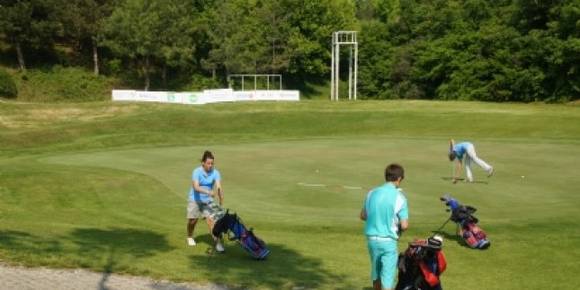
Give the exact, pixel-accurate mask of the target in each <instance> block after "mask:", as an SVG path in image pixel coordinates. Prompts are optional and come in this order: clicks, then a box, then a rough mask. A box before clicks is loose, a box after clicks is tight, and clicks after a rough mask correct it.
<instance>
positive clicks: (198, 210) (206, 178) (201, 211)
mask: <svg viewBox="0 0 580 290" xmlns="http://www.w3.org/2000/svg"><path fill="white" fill-rule="evenodd" d="M214 189H215V192H217V196H218V199H219V205H218V204H216V203H215V202H214V200H213V195H214ZM223 201H224V196H223V190H222V186H221V176H220V173H219V171H218V170H217V169H215V168H214V157H213V154H212V153H211V152H210V151H205V152H204V153H203V156H202V158H201V166H199V167H198V168H196V169H195V170H193V174H192V183H191V189H190V191H189V202H188V205H187V219H188V221H187V244H188V245H190V246H195V240H194V239H193V230H194V228H195V224H196V223H197V220H198V219H199V218H200V217H202V216H203V217H205V220H206V222H207V226H208V228H209V232H210V233H211V232H212V229H213V225H214V222H215V221H216V220H217V219H218V218H219V215H220V214H223V210H222V208H221V207H220V205H222V204H223ZM214 240H215V242H216V245H215V248H216V251H218V252H223V251H224V246H223V245H222V243H221V241H220V240H218V239H217V238H216V237H214Z"/></svg>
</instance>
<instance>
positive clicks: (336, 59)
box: [330, 31, 358, 101]
mask: <svg viewBox="0 0 580 290" xmlns="http://www.w3.org/2000/svg"><path fill="white" fill-rule="evenodd" d="M356 34H357V31H336V32H334V33H333V34H332V64H331V65H332V68H331V76H330V100H333V101H338V97H339V90H338V83H339V82H340V46H341V45H343V46H345V45H346V46H347V47H348V49H349V58H348V99H349V100H352V99H353V98H354V100H356V80H357V73H358V42H357V40H356Z"/></svg>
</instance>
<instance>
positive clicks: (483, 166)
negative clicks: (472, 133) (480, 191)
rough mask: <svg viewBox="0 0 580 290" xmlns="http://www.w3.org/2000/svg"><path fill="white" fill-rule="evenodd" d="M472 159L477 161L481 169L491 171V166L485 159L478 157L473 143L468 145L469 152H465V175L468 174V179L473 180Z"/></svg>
mask: <svg viewBox="0 0 580 290" xmlns="http://www.w3.org/2000/svg"><path fill="white" fill-rule="evenodd" d="M471 161H473V162H475V163H476V164H477V165H479V167H481V169H483V170H485V171H486V172H487V173H489V172H490V171H491V166H490V165H489V164H487V163H486V162H485V161H483V160H482V159H480V158H478V157H477V153H475V147H473V145H471V144H470V145H469V146H467V152H466V154H465V164H464V167H465V175H466V176H467V181H469V182H472V181H473V173H472V171H471Z"/></svg>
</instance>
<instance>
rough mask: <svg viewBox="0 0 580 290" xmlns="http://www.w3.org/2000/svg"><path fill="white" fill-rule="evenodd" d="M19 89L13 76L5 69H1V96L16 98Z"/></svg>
mask: <svg viewBox="0 0 580 290" xmlns="http://www.w3.org/2000/svg"><path fill="white" fill-rule="evenodd" d="M17 96H18V89H17V88H16V83H15V82H14V80H13V79H12V76H11V75H10V74H9V73H8V72H7V71H5V70H3V69H0V97H3V98H11V99H15V98H16V97H17Z"/></svg>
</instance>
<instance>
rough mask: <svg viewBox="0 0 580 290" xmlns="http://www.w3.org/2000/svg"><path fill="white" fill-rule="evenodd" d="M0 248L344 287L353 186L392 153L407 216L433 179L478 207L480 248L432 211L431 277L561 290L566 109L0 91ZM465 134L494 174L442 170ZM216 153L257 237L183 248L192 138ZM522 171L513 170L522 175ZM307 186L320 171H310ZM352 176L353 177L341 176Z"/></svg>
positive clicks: (575, 119) (196, 151)
mask: <svg viewBox="0 0 580 290" xmlns="http://www.w3.org/2000/svg"><path fill="white" fill-rule="evenodd" d="M0 113H1V114H0V126H1V127H0V128H1V130H0V143H1V144H2V148H3V149H2V152H1V153H0V200H2V202H1V203H0V225H1V226H0V258H1V259H2V260H4V261H9V262H15V263H23V264H27V265H47V266H54V267H85V268H90V269H94V270H97V271H112V272H121V273H132V274H144V275H149V276H152V277H157V278H167V279H172V280H178V281H212V282H217V283H225V284H228V285H233V286H242V287H251V288H258V289H261V288H263V289H292V288H293V287H306V288H316V289H355V288H358V289H360V288H361V287H367V286H368V285H370V283H369V281H368V267H369V266H368V257H367V253H366V246H365V241H364V237H363V236H362V223H361V222H360V221H359V220H358V219H357V214H358V212H359V210H360V206H361V204H362V200H363V198H364V194H365V192H366V190H367V189H368V188H370V187H372V186H375V185H378V184H380V183H381V182H382V177H381V172H382V170H383V169H384V166H385V164H386V163H387V162H391V161H397V162H400V163H402V164H403V165H405V167H406V169H407V178H406V180H405V183H404V186H403V187H404V189H405V190H406V192H407V196H408V198H409V202H410V207H411V209H410V210H411V229H410V231H409V232H408V233H406V235H405V236H403V238H402V241H401V249H402V247H403V245H404V244H405V243H406V242H408V241H410V240H412V238H414V237H425V236H427V235H430V234H431V233H432V231H433V230H435V229H437V228H438V227H439V226H440V225H441V224H442V223H443V222H444V221H445V220H446V218H447V213H445V211H444V206H443V205H442V204H440V203H439V201H438V197H439V196H440V195H441V194H443V193H444V192H450V193H452V194H454V195H455V196H456V197H457V198H458V199H459V200H461V201H463V202H465V203H468V204H472V205H475V206H476V207H478V209H479V212H478V217H479V218H480V219H481V221H482V223H481V225H482V227H483V228H484V229H485V230H486V231H488V233H489V235H490V237H491V240H492V247H491V248H490V249H489V250H487V251H475V250H470V249H467V248H465V247H464V246H462V244H461V243H460V242H459V241H458V240H457V239H456V238H455V237H454V236H453V235H452V234H453V232H454V227H453V226H452V225H447V227H446V228H445V229H444V230H445V232H446V233H448V234H447V235H446V236H447V239H446V245H445V253H446V255H447V257H448V263H449V268H448V272H446V273H445V275H444V276H443V282H444V286H445V288H447V289H520V288H523V289H545V288H548V289H563V288H566V289H574V288H577V287H579V286H580V285H579V284H580V283H579V282H575V280H574V279H572V278H571V277H574V275H575V273H576V272H577V271H579V270H580V266H579V264H578V263H577V262H576V258H575V257H578V256H579V254H580V251H579V250H578V249H577V247H576V246H575V245H577V244H578V242H580V230H579V228H578V226H577V225H578V223H577V220H578V218H580V214H579V213H578V210H577V209H578V207H579V206H580V200H579V199H578V198H577V197H576V192H577V190H578V189H579V188H580V181H579V180H578V178H577V170H576V164H577V163H578V161H580V160H579V157H578V156H580V144H579V141H580V128H579V127H580V126H579V125H578V124H580V123H579V121H580V111H579V108H578V107H575V106H564V105H552V106H547V105H514V104H484V103H461V102H457V103H454V102H452V103H444V102H357V103H338V104H332V103H328V102H301V103H296V104H288V103H256V104H254V103H252V104H223V105H211V106H203V107H188V106H171V105H155V104H109V103H92V104H79V105H73V104H66V105H64V104H60V105H16V104H0ZM448 136H453V137H455V138H456V139H470V140H473V141H475V143H476V147H477V149H478V154H479V155H480V157H482V158H484V159H485V160H486V161H489V162H490V163H492V164H493V165H494V166H495V167H496V170H497V173H496V176H494V177H492V178H490V179H487V178H486V177H484V175H485V174H484V172H482V171H481V170H477V169H476V177H477V178H478V180H479V181H480V183H475V184H457V185H452V184H450V183H449V182H448V181H447V180H445V178H447V177H449V175H450V174H451V165H450V163H449V162H447V161H446V160H445V150H446V141H447V140H446V138H447V137H448ZM206 148H210V149H211V150H213V151H214V152H215V153H216V155H217V156H216V157H217V160H216V161H217V166H218V168H219V169H220V170H221V171H222V175H223V176H224V186H225V190H226V207H230V208H232V209H233V210H235V211H237V212H238V213H240V215H241V216H242V217H243V218H244V220H245V221H246V223H247V224H248V225H250V226H252V227H254V228H255V229H256V233H257V234H258V235H259V236H260V237H262V238H264V239H265V240H266V241H267V242H268V244H269V245H270V247H271V248H272V250H273V254H272V256H271V257H270V258H269V259H268V260H267V261H265V262H256V261H253V260H251V259H249V258H248V256H247V255H246V254H245V253H243V252H242V250H241V249H240V248H239V247H238V246H236V245H234V244H233V243H230V244H228V246H227V250H228V253H227V254H226V255H217V256H216V255H208V254H207V253H206V251H207V250H208V249H209V247H210V237H209V235H208V232H207V227H205V226H204V225H200V226H198V228H197V229H196V234H197V235H198V240H199V241H200V242H201V243H200V245H199V246H197V247H195V248H188V247H186V246H185V239H184V236H185V233H184V232H185V220H184V215H185V196H186V192H187V189H188V186H189V176H190V173H191V170H192V169H193V167H194V166H197V164H198V161H197V160H198V158H199V156H200V155H201V152H202V151H203V150H205V149H206ZM522 176H524V178H522ZM313 184H324V185H326V186H324V187H322V186H309V185H313ZM358 187H360V188H361V189H357V188H358Z"/></svg>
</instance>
